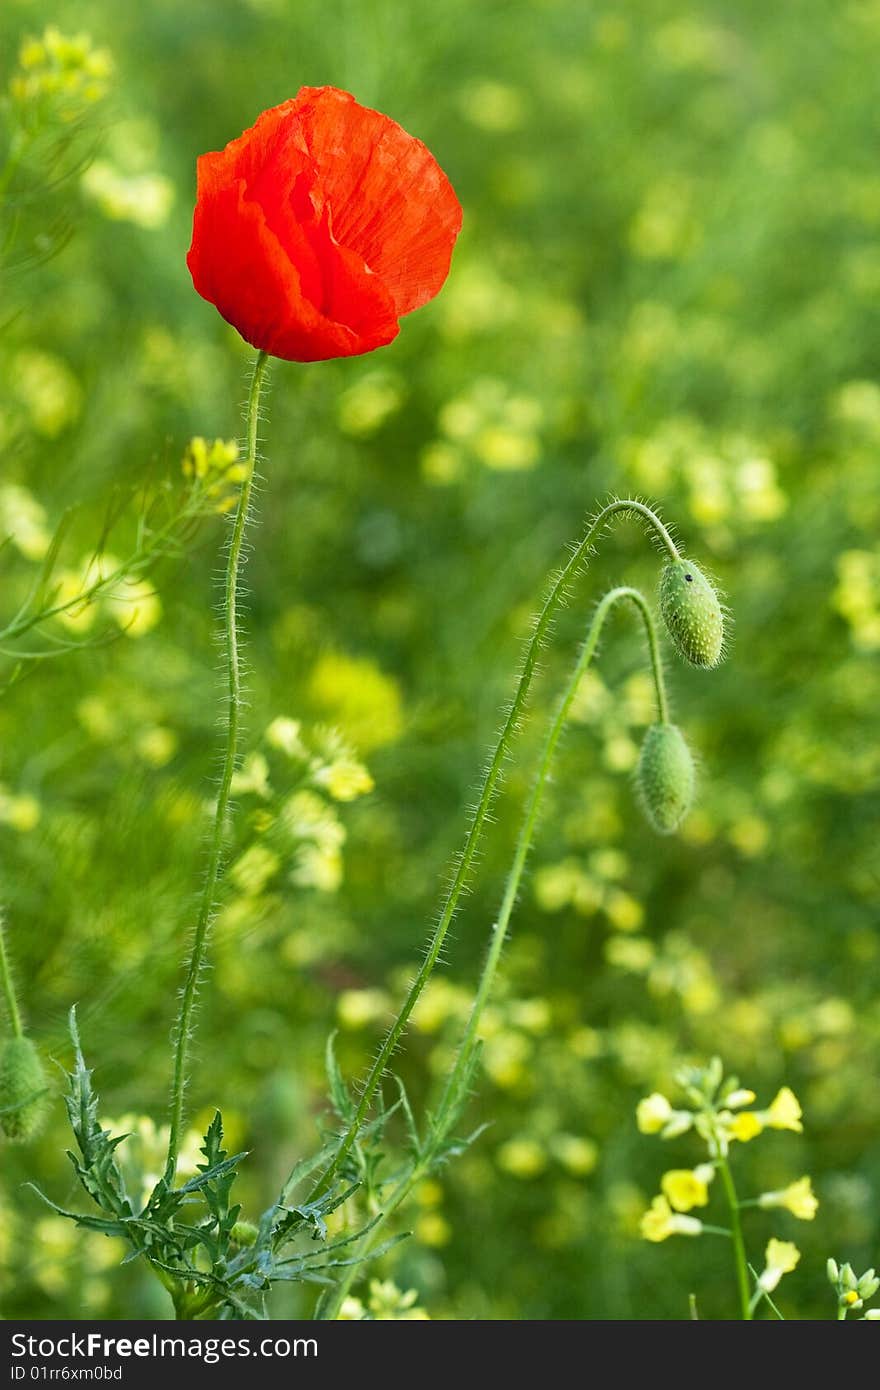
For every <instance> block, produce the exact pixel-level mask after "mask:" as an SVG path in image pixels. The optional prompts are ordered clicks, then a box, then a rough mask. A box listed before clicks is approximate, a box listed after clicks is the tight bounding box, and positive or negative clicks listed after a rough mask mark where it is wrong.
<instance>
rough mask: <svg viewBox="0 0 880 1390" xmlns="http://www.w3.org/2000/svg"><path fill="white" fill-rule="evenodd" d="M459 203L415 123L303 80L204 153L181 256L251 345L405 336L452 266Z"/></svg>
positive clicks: (296, 346) (355, 344) (339, 345)
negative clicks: (403, 330) (408, 322)
mask: <svg viewBox="0 0 880 1390" xmlns="http://www.w3.org/2000/svg"><path fill="white" fill-rule="evenodd" d="M460 227H461V207H460V206H459V202H458V199H457V198H456V196H455V193H454V192H453V190H452V186H451V184H450V182H449V180H448V179H447V177H446V175H445V174H444V173H443V170H442V169H441V168H440V166H439V165H438V163H437V161H436V160H435V159H434V156H433V155H432V154H431V152H430V150H428V149H427V148H426V147H425V146H424V145H423V144H422V142H421V140H416V139H415V137H414V136H412V135H408V134H407V132H406V131H405V130H403V129H402V127H401V126H399V125H397V123H396V122H395V121H392V120H390V119H389V118H388V117H387V116H383V115H381V114H380V112H378V111H371V110H370V109H369V107H366V106H361V105H360V104H359V103H358V102H357V101H355V99H354V97H353V96H351V95H350V94H349V93H348V92H341V91H339V90H338V89H337V88H336V87H303V88H302V89H301V91H300V92H299V94H298V95H297V96H295V97H294V98H293V99H292V100H291V101H285V102H283V103H282V105H281V106H275V107H273V108H272V109H271V110H270V111H264V112H263V114H262V116H260V118H259V119H258V121H257V123H256V125H254V126H252V127H251V129H250V130H246V131H245V133H244V134H243V135H241V136H239V138H238V139H237V140H233V141H231V143H230V144H228V145H227V146H226V149H225V150H221V151H220V153H218V154H204V155H202V156H201V158H200V159H199V161H198V196H197V200H196V210H195V216H194V218H193V239H192V246H191V247H190V249H189V254H188V256H187V258H186V261H187V265H188V266H189V269H190V273H191V275H192V278H193V284H194V285H195V287H196V289H197V290H198V292H199V294H200V295H202V297H203V298H204V299H207V300H209V301H210V303H212V304H215V305H216V306H217V308H218V309H219V311H220V313H221V314H222V315H223V317H224V318H225V319H226V320H227V322H229V323H231V324H232V325H233V327H235V328H237V329H238V331H239V333H240V334H241V336H242V337H243V338H244V339H246V341H247V342H249V343H252V344H253V346H254V347H256V348H261V349H262V350H263V351H264V352H268V353H271V355H272V356H273V357H286V358H288V359H289V360H291V361H295V362H317V361H322V360H324V359H326V358H328V357H351V356H354V355H355V354H357V353H361V352H371V351H372V349H373V348H377V347H382V346H384V344H386V343H390V342H391V341H392V339H394V338H396V337H397V334H398V332H399V329H400V325H399V323H398V319H399V318H400V317H401V316H402V315H403V314H409V313H411V312H412V310H413V309H418V308H419V307H420V306H421V305H422V304H426V303H427V301H428V300H429V299H433V297H434V295H435V294H436V293H437V291H438V290H439V289H440V287H441V285H442V284H443V281H444V280H445V279H446V276H447V274H448V272H449V261H450V258H451V256H452V248H453V245H454V244H455V238H456V237H457V236H458V232H459V229H460Z"/></svg>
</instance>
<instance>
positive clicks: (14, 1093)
mask: <svg viewBox="0 0 880 1390" xmlns="http://www.w3.org/2000/svg"><path fill="white" fill-rule="evenodd" d="M46 1089H47V1087H46V1073H45V1072H44V1071H43V1064H42V1062H41V1061H40V1054H39V1052H38V1051H37V1049H36V1047H35V1046H34V1044H33V1043H32V1042H31V1040H30V1038H8V1039H7V1041H6V1042H5V1043H3V1045H2V1047H0V1129H2V1130H3V1133H4V1134H5V1135H6V1138H7V1139H9V1140H10V1141H11V1142H12V1143H22V1144H23V1143H26V1142H27V1140H28V1139H33V1138H34V1136H35V1135H36V1133H37V1131H38V1130H39V1128H40V1125H41V1124H42V1121H43V1116H44V1114H45V1110H46V1104H45V1102H46Z"/></svg>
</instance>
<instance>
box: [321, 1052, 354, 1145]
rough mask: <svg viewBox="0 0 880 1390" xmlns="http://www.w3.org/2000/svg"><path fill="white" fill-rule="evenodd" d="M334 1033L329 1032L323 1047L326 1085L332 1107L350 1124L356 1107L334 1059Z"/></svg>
mask: <svg viewBox="0 0 880 1390" xmlns="http://www.w3.org/2000/svg"><path fill="white" fill-rule="evenodd" d="M335 1042H336V1034H335V1033H331V1034H330V1036H329V1038H328V1039H327V1046H326V1048H325V1049H324V1060H325V1064H326V1067H327V1085H328V1088H329V1091H330V1099H331V1101H332V1102H333V1109H334V1110H335V1111H336V1113H337V1115H338V1116H339V1118H340V1119H341V1120H344V1121H345V1123H346V1124H350V1123H351V1121H352V1120H353V1119H354V1117H355V1114H356V1112H357V1107H356V1105H355V1103H354V1101H353V1100H352V1098H351V1095H350V1094H349V1090H348V1087H347V1086H346V1084H345V1081H344V1079H343V1076H342V1072H341V1071H340V1069H339V1063H338V1062H337V1060H336V1048H335V1046H334V1044H335Z"/></svg>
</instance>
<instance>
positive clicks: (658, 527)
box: [313, 498, 679, 1198]
mask: <svg viewBox="0 0 880 1390" xmlns="http://www.w3.org/2000/svg"><path fill="white" fill-rule="evenodd" d="M621 515H630V516H637V517H639V518H640V519H642V520H643V521H645V522H647V524H648V527H649V530H650V531H651V532H652V533H653V535H654V537H655V538H656V539H657V541H658V542H659V543H660V545H661V546H662V547H663V549H664V550H665V551H666V553H667V554H668V555H669V557H670V558H671V559H673V560H677V559H678V558H679V553H678V549H677V548H676V545H675V542H674V541H673V539H672V537H671V536H670V534H669V532H668V531H667V529H666V527H665V526H664V525H663V523H662V522H661V520H660V518H659V517H658V516H657V514H656V512H654V511H652V510H651V508H650V507H646V506H645V504H644V503H643V502H638V501H636V500H634V499H632V498H618V499H615V500H614V501H612V502H609V503H608V504H607V505H606V506H605V507H603V508H602V509H601V511H599V512H598V513H597V514H596V516H594V517H593V518H592V520H591V521H590V523H589V525H588V526H587V530H586V533H585V535H584V536H583V538H582V539H581V540H580V541H578V542H577V544H576V545H574V547H573V548H572V550H571V553H570V554H569V557H568V559H567V561H566V562H565V564H563V565H562V567H561V568H560V569H559V570H558V571H557V572H556V574H555V575H554V577H553V580H552V582H551V585H550V589H549V592H548V594H547V597H546V599H545V601H544V606H543V608H542V609H541V611H540V613H539V615H538V617H537V619H536V621H535V625H534V629H533V632H532V636H531V638H530V639H529V643H528V646H527V647H526V653H525V657H524V659H523V663H522V668H521V671H520V677H519V682H518V684H517V688H516V692H515V694H514V697H513V700H512V701H511V703H510V705H509V707H508V710H507V714H506V716H505V718H504V723H503V725H502V728H501V733H500V734H499V736H498V741H497V743H496V744H495V748H494V751H493V752H492V755H491V757H490V759H489V764H488V767H487V768H486V772H485V774H484V777H483V783H482V786H481V788H480V794H479V799H478V801H477V806H476V810H475V811H474V813H473V816H472V818H471V823H470V826H469V828H468V832H467V836H466V838H465V843H464V848H463V850H462V851H461V854H460V855H459V858H458V861H457V864H456V869H455V874H454V876H453V879H452V883H451V884H450V887H449V890H448V892H447V894H446V898H445V900H444V903H443V907H442V908H441V911H440V916H439V918H438V921H437V925H436V926H435V928H434V932H433V935H432V936H431V939H430V941H429V943H428V946H427V949H426V951H425V955H424V959H423V960H422V964H421V966H420V967H419V970H418V973H417V975H416V977H415V979H414V980H413V983H412V985H411V986H410V989H409V993H408V994H407V996H406V999H405V1000H404V1002H403V1004H402V1005H401V1008H400V1011H399V1013H398V1015H397V1017H396V1018H395V1020H394V1022H393V1023H392V1025H391V1027H390V1028H389V1030H388V1032H387V1033H386V1035H385V1038H384V1040H383V1042H382V1045H381V1047H380V1048H379V1051H378V1052H377V1054H376V1058H375V1061H374V1062H373V1065H372V1067H371V1068H370V1071H369V1073H368V1075H367V1078H366V1080H365V1082H364V1085H363V1089H362V1091H361V1097H360V1102H359V1104H358V1107H357V1110H356V1111H355V1114H354V1116H353V1118H352V1120H351V1122H350V1123H349V1125H348V1128H347V1130H346V1131H345V1133H344V1134H343V1135H342V1137H341V1139H340V1144H339V1148H338V1149H337V1150H336V1153H335V1155H334V1157H333V1159H332V1161H331V1162H330V1164H329V1165H328V1167H327V1169H326V1170H325V1172H324V1174H323V1176H322V1177H321V1179H320V1180H319V1182H318V1184H317V1186H316V1188H315V1190H314V1193H313V1198H314V1196H317V1195H320V1194H322V1193H324V1192H325V1191H326V1190H327V1189H328V1187H329V1186H330V1184H331V1183H332V1180H333V1178H334V1177H335V1176H336V1174H337V1173H338V1172H339V1169H340V1168H341V1166H342V1164H343V1163H344V1162H345V1159H346V1158H347V1156H348V1154H349V1153H350V1152H351V1150H352V1147H353V1146H354V1143H355V1141H356V1139H357V1137H358V1134H359V1133H360V1130H361V1127H362V1125H363V1124H364V1121H365V1120H366V1118H367V1115H368V1114H369V1111H370V1107H371V1105H372V1103H373V1099H374V1097H375V1095H376V1091H377V1090H378V1088H379V1083H380V1082H381V1080H382V1077H383V1075H384V1072H385V1068H386V1067H387V1065H388V1062H389V1060H390V1058H391V1056H392V1054H393V1053H394V1051H395V1050H396V1048H397V1044H398V1042H399V1041H400V1038H401V1035H402V1034H403V1031H404V1029H405V1028H406V1025H407V1023H408V1021H409V1017H410V1014H411V1013H412V1011H413V1009H414V1008H415V1006H416V1003H417V1002H418V999H419V996H420V994H421V992H422V990H423V989H424V987H425V985H426V984H427V982H428V979H429V978H430V976H431V973H432V971H433V969H434V966H435V965H436V964H437V960H438V958H439V956H440V952H441V950H442V948H443V942H444V941H445V939H446V933H447V932H448V930H449V926H450V923H451V922H452V919H453V917H454V916H455V913H456V909H457V908H458V903H459V899H460V898H461V895H462V893H463V891H464V888H465V885H466V883H467V881H468V878H469V877H470V873H471V869H472V867H473V863H474V858H475V856H476V852H477V846H478V844H479V841H480V836H481V834H482V831H483V827H484V825H485V823H486V819H487V817H488V815H489V810H490V808H491V806H492V803H493V801H494V799H495V795H496V792H497V791H498V787H499V783H500V781H501V777H502V773H503V771H504V764H505V763H506V762H507V758H508V755H509V753H510V749H511V747H512V745H513V741H514V738H515V736H516V732H517V729H518V727H519V725H520V722H521V720H522V716H523V713H524V711H525V705H526V701H527V699H528V694H529V690H530V688H531V684H532V680H533V679H534V676H535V672H536V670H537V666H538V657H539V655H540V652H541V649H542V647H543V646H544V643H545V642H546V641H547V640H548V638H549V636H550V632H551V630H552V627H553V622H554V619H555V617H556V615H557V613H558V611H559V609H560V608H561V607H563V605H564V603H565V601H566V598H567V597H568V591H569V585H570V584H571V583H572V581H573V580H574V579H575V578H576V576H577V575H578V574H579V573H580V571H581V570H583V569H584V568H585V567H586V565H587V564H588V562H589V559H590V557H591V556H592V554H593V553H594V550H595V544H594V542H595V541H596V540H597V539H598V538H599V536H600V535H601V534H602V533H603V531H604V529H605V527H606V525H607V524H608V522H610V521H611V520H612V519H613V518H615V517H617V516H621Z"/></svg>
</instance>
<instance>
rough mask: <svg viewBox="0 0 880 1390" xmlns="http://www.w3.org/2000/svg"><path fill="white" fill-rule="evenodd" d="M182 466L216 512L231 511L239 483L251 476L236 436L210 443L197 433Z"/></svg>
mask: <svg viewBox="0 0 880 1390" xmlns="http://www.w3.org/2000/svg"><path fill="white" fill-rule="evenodd" d="M181 468H182V470H183V476H184V477H185V478H190V479H192V481H193V483H194V484H195V485H196V487H198V489H199V491H200V493H201V494H202V495H203V496H204V497H205V498H206V499H207V500H208V501H209V502H210V503H211V508H210V510H211V511H215V512H228V511H230V510H231V509H232V507H234V506H235V503H236V501H237V500H238V488H239V484H241V483H243V482H244V480H245V478H246V477H247V464H246V463H243V462H242V461H241V460H240V459H239V450H238V445H237V444H236V442H235V440H234V439H215V440H214V442H213V444H209V443H208V441H207V440H206V439H203V438H202V436H201V435H196V436H195V437H194V438H193V439H191V440H190V441H189V443H188V444H187V446H186V450H185V451H184V455H183V462H182V464H181Z"/></svg>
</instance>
